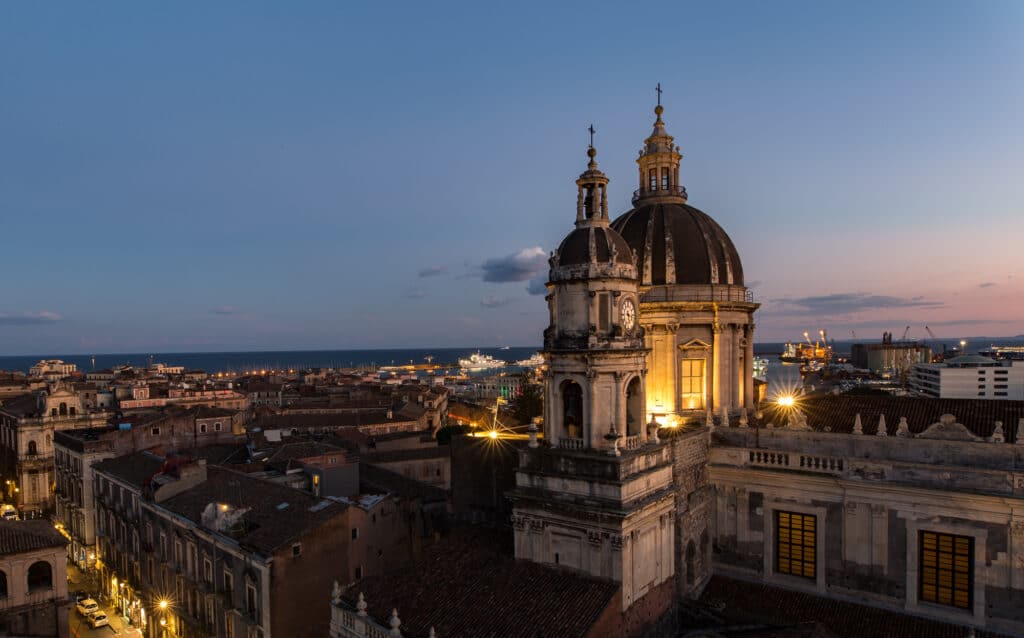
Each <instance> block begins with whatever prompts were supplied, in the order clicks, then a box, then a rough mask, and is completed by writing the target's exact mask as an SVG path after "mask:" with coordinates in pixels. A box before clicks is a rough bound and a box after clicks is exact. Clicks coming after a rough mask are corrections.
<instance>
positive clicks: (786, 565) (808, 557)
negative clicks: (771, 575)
mask: <svg viewBox="0 0 1024 638" xmlns="http://www.w3.org/2000/svg"><path fill="white" fill-rule="evenodd" d="M816 533H817V517H816V516H812V515H810V514H797V513H795V512H775V571H777V572H779V573H780V574H791V575H793V576H801V577H803V578H811V579H813V578H815V577H816V576H817V572H816V571H815V565H816V564H817V563H816V560H817V536H816Z"/></svg>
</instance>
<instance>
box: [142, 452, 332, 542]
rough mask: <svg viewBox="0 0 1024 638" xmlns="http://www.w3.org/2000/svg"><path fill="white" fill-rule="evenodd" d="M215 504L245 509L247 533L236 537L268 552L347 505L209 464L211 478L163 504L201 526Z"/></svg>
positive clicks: (329, 517)
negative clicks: (211, 505)
mask: <svg viewBox="0 0 1024 638" xmlns="http://www.w3.org/2000/svg"><path fill="white" fill-rule="evenodd" d="M210 503H224V504H227V505H229V506H230V507H232V508H233V509H235V510H241V509H244V510H246V512H245V515H244V517H243V519H242V520H243V521H244V531H242V532H241V533H240V534H237V535H235V536H233V538H235V540H237V541H238V543H239V545H241V546H243V547H246V548H249V549H252V550H254V551H256V552H259V553H261V554H264V555H270V554H272V553H273V552H274V550H276V549H278V548H279V547H282V546H284V545H288V544H290V543H292V542H294V541H295V540H297V539H299V538H300V537H302V536H303V534H305V533H306V532H307V531H308V530H311V529H313V528H315V527H318V526H320V525H322V524H323V523H326V522H327V521H328V520H330V519H331V518H334V517H335V516H336V515H338V514H340V513H341V512H343V511H345V509H346V508H347V505H344V504H342V503H337V502H335V501H330V500H325V499H319V498H316V497H314V496H312V495H310V494H308V493H306V492H303V491H300V490H296V489H292V488H290V487H286V486H284V485H279V484H277V483H271V482H269V481H263V480H260V479H258V478H253V477H251V476H248V475H246V474H242V473H240V472H235V471H233V470H228V469H225V468H221V467H215V466H213V467H210V466H208V467H207V479H206V481H204V482H202V483H200V484H198V485H196V486H195V487H192V488H190V489H188V490H186V491H184V492H182V493H181V494H178V495H176V496H172V497H171V498H169V499H167V500H166V501H164V502H163V503H161V504H160V505H161V506H162V507H163V508H164V509H167V510H169V511H171V512H173V513H175V514H179V515H181V516H184V517H185V518H187V519H189V520H191V521H192V522H193V523H195V524H197V525H201V524H202V520H203V518H202V517H203V511H204V510H205V509H206V508H207V506H209V505H210Z"/></svg>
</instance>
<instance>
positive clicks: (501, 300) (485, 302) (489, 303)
mask: <svg viewBox="0 0 1024 638" xmlns="http://www.w3.org/2000/svg"><path fill="white" fill-rule="evenodd" d="M511 301H512V300H511V299H509V298H507V297H494V296H490V297H484V298H483V299H481V300H480V305H481V306H483V307H484V308H501V307H502V306H507V305H508V304H509V303H510V302H511Z"/></svg>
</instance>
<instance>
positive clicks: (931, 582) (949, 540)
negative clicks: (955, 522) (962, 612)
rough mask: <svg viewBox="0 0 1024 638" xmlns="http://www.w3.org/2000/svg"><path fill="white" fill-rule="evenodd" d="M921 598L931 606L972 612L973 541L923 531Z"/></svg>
mask: <svg viewBox="0 0 1024 638" xmlns="http://www.w3.org/2000/svg"><path fill="white" fill-rule="evenodd" d="M920 545H921V549H920V552H921V556H920V565H919V567H918V570H919V573H918V581H919V585H920V591H919V593H918V597H919V598H920V599H921V600H923V601H925V602H929V603H938V604H940V605H949V606H950V607H958V608H960V609H971V608H972V606H973V602H974V601H973V596H972V594H973V590H974V539H973V538H971V537H970V536H956V535H954V534H939V533H937V532H924V531H922V532H920Z"/></svg>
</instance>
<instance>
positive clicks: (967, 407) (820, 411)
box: [761, 394, 1024, 443]
mask: <svg viewBox="0 0 1024 638" xmlns="http://www.w3.org/2000/svg"><path fill="white" fill-rule="evenodd" d="M797 405H798V406H799V408H800V410H801V411H802V412H803V413H804V414H805V415H806V416H807V425H808V426H809V427H810V428H811V429H812V430H815V431H818V432H839V433H843V434H850V433H852V431H853V423H854V420H855V419H856V418H857V415H858V414H860V417H861V423H862V424H863V429H864V434H875V433H877V431H878V421H879V417H880V416H882V415H883V414H884V415H885V422H886V425H887V429H888V431H889V434H894V433H895V432H896V428H897V426H898V424H899V420H900V418H901V417H906V419H907V425H908V426H909V428H910V433H911V434H920V433H921V432H924V431H925V430H927V429H928V427H929V426H931V425H933V424H935V423H938V422H939V421H940V418H941V417H942V415H944V414H952V415H953V416H954V417H956V421H957V422H958V423H961V424H963V425H964V426H965V427H966V428H967V429H968V430H970V431H971V433H972V434H974V435H975V436H980V437H988V436H991V435H992V432H993V430H994V429H995V424H996V421H1001V422H1002V423H1003V432H1004V436H1005V437H1006V440H1007V441H1008V442H1011V443H1012V442H1015V441H1016V440H1017V424H1018V422H1019V420H1020V419H1022V418H1024V401H986V400H984V399H933V398H928V397H893V396H881V395H877V396H876V395H870V396H855V395H842V394H841V395H822V396H811V397H802V398H798V399H797ZM786 420H787V415H786V413H785V412H784V409H783V408H780V407H778V406H772V407H770V408H768V409H766V410H765V412H764V415H763V418H762V419H761V426H762V427H763V426H764V423H765V422H767V421H771V422H773V423H774V425H775V427H780V426H781V425H782V424H784V423H785V422H786Z"/></svg>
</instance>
